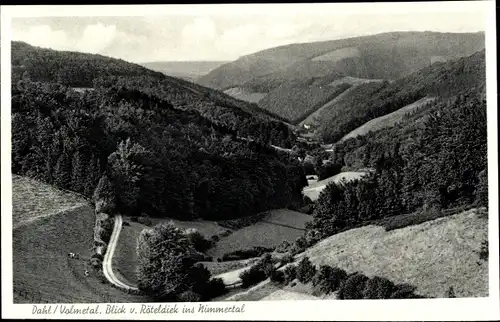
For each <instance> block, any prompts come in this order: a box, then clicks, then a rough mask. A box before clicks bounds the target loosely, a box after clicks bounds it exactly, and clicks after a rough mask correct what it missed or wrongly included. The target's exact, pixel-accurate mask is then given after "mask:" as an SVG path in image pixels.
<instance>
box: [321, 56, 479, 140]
mask: <svg viewBox="0 0 500 322" xmlns="http://www.w3.org/2000/svg"><path fill="white" fill-rule="evenodd" d="M484 54H485V52H484V50H482V51H480V52H477V53H475V54H473V55H472V56H469V57H464V58H461V59H458V60H454V61H449V62H444V63H441V62H440V63H435V64H432V65H431V66H429V67H427V68H424V69H421V70H419V71H417V72H415V73H413V74H411V75H409V76H407V77H404V78H402V79H399V80H397V81H394V82H392V83H389V82H383V83H369V84H363V85H360V86H359V87H358V88H356V89H355V90H354V91H353V93H351V95H349V97H348V98H346V99H345V100H344V102H339V104H338V106H336V108H335V111H336V112H335V113H333V114H332V115H329V116H328V117H327V118H326V119H325V120H323V121H322V125H321V127H320V135H321V138H322V139H323V141H324V142H325V143H332V142H336V141H338V140H340V139H341V138H342V137H343V136H344V135H346V134H348V133H349V132H350V131H352V130H354V129H356V128H357V127H359V126H361V125H363V124H364V123H366V122H367V121H369V120H372V119H374V118H377V117H380V116H383V115H386V114H388V113H391V112H394V111H395V110H398V109H400V108H402V107H404V106H406V105H408V104H411V103H413V102H415V101H417V100H419V99H421V98H423V97H426V96H428V97H442V98H448V97H452V96H455V95H460V94H462V93H464V92H466V91H468V90H470V89H474V90H475V91H480V90H481V87H482V86H484V78H485V76H484V75H485V63H484Z"/></svg>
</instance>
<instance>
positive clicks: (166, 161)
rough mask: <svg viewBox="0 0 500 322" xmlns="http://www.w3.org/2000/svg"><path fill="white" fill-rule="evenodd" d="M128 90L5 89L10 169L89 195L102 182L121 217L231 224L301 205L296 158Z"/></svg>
mask: <svg viewBox="0 0 500 322" xmlns="http://www.w3.org/2000/svg"><path fill="white" fill-rule="evenodd" d="M134 86H135V85H134V82H133V81H131V83H130V84H129V86H127V79H122V80H120V82H119V84H118V83H117V84H115V85H109V84H108V85H107V86H103V87H99V86H98V87H96V88H95V90H94V91H86V92H84V93H78V92H76V91H74V90H72V89H71V88H68V87H65V86H63V85H60V84H51V83H40V82H31V81H26V80H23V81H19V82H18V83H17V84H13V87H12V147H13V150H12V171H13V172H14V173H16V174H21V175H26V176H29V177H34V178H38V179H40V180H43V181H45V182H47V183H51V184H55V185H56V186H58V187H61V188H66V189H70V190H73V191H76V192H80V193H82V194H84V195H86V196H89V197H90V196H91V195H92V191H93V190H94V189H95V187H96V185H97V183H98V182H99V180H100V178H101V177H103V176H106V177H109V178H110V180H111V182H112V184H113V187H114V191H115V194H116V199H117V200H118V209H119V211H122V212H124V213H138V212H146V213H148V214H149V215H151V216H168V217H175V218H180V219H191V218H199V217H201V218H206V219H229V218H234V217H236V216H244V215H249V214H253V213H256V212H260V211H264V210H267V209H271V208H276V207H287V206H294V205H295V206H298V205H300V203H301V202H302V194H301V190H302V187H303V186H304V185H306V181H305V177H304V174H303V172H302V170H301V167H300V165H299V164H298V161H297V160H295V159H294V158H292V157H290V156H289V155H288V154H286V153H281V152H279V151H276V150H275V149H273V148H270V147H269V146H267V145H263V144H261V143H258V142H247V141H244V140H240V139H238V137H237V133H236V132H235V131H234V130H232V129H231V128H229V127H226V126H225V125H224V124H216V123H214V122H212V121H210V120H209V119H207V118H205V117H203V116H202V115H200V113H199V112H197V111H196V109H192V108H191V109H185V110H182V109H176V108H174V107H173V105H172V104H171V103H170V102H169V101H167V100H165V99H164V98H162V97H160V96H155V95H153V94H151V93H147V91H146V92H143V91H140V90H137V89H133V88H134ZM221 123H223V122H221Z"/></svg>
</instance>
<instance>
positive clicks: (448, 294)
mask: <svg viewBox="0 0 500 322" xmlns="http://www.w3.org/2000/svg"><path fill="white" fill-rule="evenodd" d="M446 297H448V298H455V297H457V296H456V295H455V290H454V289H453V286H450V287H449V288H448V292H446Z"/></svg>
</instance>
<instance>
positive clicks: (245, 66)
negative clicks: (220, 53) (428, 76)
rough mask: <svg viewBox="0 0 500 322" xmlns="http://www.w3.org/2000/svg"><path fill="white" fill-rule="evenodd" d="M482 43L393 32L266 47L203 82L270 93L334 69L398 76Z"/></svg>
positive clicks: (460, 36) (462, 36)
mask: <svg viewBox="0 0 500 322" xmlns="http://www.w3.org/2000/svg"><path fill="white" fill-rule="evenodd" d="M483 48H484V33H437V32H390V33H382V34H377V35H370V36H362V37H353V38H346V39H340V40H332V41H323V42H313V43H302V44H291V45H285V46H280V47H275V48H270V49H266V50H263V51H260V52H257V53H254V54H250V55H247V56H243V57H241V58H239V59H238V60H236V61H233V62H230V63H228V64H224V65H222V66H221V67H219V68H217V69H215V70H213V71H211V72H210V73H208V74H207V75H205V76H203V77H201V78H200V79H199V82H200V83H201V84H203V85H206V86H209V87H213V88H221V89H224V88H228V87H234V86H243V87H247V88H254V89H257V88H258V90H259V91H260V92H263V91H265V92H268V91H270V90H271V89H273V88H275V87H276V86H279V84H281V83H282V82H283V81H287V80H290V79H297V78H299V79H302V78H311V77H321V76H327V75H330V74H345V76H353V77H361V78H385V79H397V78H400V77H403V76H406V75H408V74H409V73H411V72H413V71H415V70H418V69H420V68H423V67H425V66H428V65H429V64H431V63H432V62H434V61H436V60H443V59H450V58H457V57H462V56H468V55H471V54H472V53H474V52H476V51H478V50H481V49H483Z"/></svg>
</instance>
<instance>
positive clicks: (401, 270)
mask: <svg viewBox="0 0 500 322" xmlns="http://www.w3.org/2000/svg"><path fill="white" fill-rule="evenodd" d="M487 234H488V220H487V218H486V217H485V216H484V214H482V213H481V211H478V210H476V209H472V210H470V211H465V212H461V213H459V214H455V215H452V216H448V217H444V218H438V219H435V220H432V221H427V222H425V223H422V224H419V225H414V226H409V227H405V228H402V229H396V230H391V231H385V230H384V228H383V227H377V226H372V225H371V226H365V227H362V228H357V229H351V230H349V231H346V232H343V233H339V234H337V235H334V236H332V237H330V238H327V239H325V240H323V241H321V242H319V243H318V244H316V245H315V246H313V247H311V248H309V249H308V250H306V252H305V253H303V254H301V255H300V256H299V257H301V256H304V255H305V256H308V257H309V258H310V259H311V261H312V262H313V263H314V264H315V265H317V266H319V265H322V264H325V265H330V266H336V267H339V268H342V269H344V270H346V271H347V272H348V273H352V272H355V271H359V272H361V273H363V274H365V275H367V276H369V277H372V276H374V275H378V276H381V277H386V278H388V279H390V280H392V281H394V282H396V283H408V284H411V285H415V286H416V287H417V289H416V293H418V294H420V295H424V296H430V297H443V296H444V295H445V294H446V292H447V290H448V288H449V287H450V286H451V287H453V288H454V290H455V294H456V296H457V297H483V296H488V265H487V263H482V264H481V263H480V262H479V255H478V252H479V250H480V248H481V242H482V241H483V240H485V239H487Z"/></svg>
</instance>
